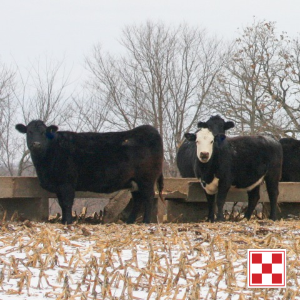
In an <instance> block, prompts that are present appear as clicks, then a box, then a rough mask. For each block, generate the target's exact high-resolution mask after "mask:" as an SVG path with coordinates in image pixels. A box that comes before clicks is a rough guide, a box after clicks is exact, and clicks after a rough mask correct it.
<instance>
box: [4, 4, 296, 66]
mask: <svg viewBox="0 0 300 300" xmlns="http://www.w3.org/2000/svg"><path fill="white" fill-rule="evenodd" d="M253 16H255V17H256V18H257V19H258V20H266V21H276V22H277V29H278V31H280V32H281V31H287V33H288V35H289V36H291V37H295V36H296V35H297V34H298V32H299V31H300V17H299V16H300V1H299V0H147V1H144V0H0V37H1V39H0V41H1V42H0V61H1V62H4V63H7V64H10V63H11V62H13V61H15V62H16V63H17V64H18V65H19V66H21V67H24V66H26V65H28V64H29V61H31V62H33V61H34V60H36V59H38V58H40V59H43V57H48V58H53V59H55V60H62V59H63V58H64V59H65V60H66V61H67V63H68V64H72V65H73V66H74V69H75V70H76V72H77V71H78V70H80V69H81V68H83V61H84V56H88V55H89V54H90V53H91V50H92V47H93V46H94V45H95V44H98V43H100V44H101V45H102V47H103V48H104V49H105V50H108V51H115V52H116V51H118V47H119V44H118V41H117V39H118V38H120V36H121V30H122V28H123V27H124V26H125V25H130V24H133V23H134V24H140V23H142V22H145V21H147V20H152V21H158V20H159V21H163V22H164V23H166V24H175V25H176V24H179V23H182V22H186V23H187V24H190V25H193V26H194V25H198V26H199V27H201V28H206V29H207V30H208V32H209V33H211V34H216V35H218V36H220V37H221V36H223V37H225V38H233V37H235V36H236V33H237V28H241V27H244V26H246V25H250V24H251V23H252V22H253Z"/></svg>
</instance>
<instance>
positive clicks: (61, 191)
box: [57, 184, 75, 224]
mask: <svg viewBox="0 0 300 300" xmlns="http://www.w3.org/2000/svg"><path fill="white" fill-rule="evenodd" d="M74 197H75V190H74V188H73V187H72V186H71V185H68V184H66V185H61V186H60V187H59V188H58V191H57V198H58V203H59V205H60V207H61V211H62V224H71V223H72V207H73V203H74Z"/></svg>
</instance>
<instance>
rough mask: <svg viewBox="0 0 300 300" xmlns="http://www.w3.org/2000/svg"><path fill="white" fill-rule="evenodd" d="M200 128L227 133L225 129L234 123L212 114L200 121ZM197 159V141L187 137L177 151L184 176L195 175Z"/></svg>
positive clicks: (179, 165)
mask: <svg viewBox="0 0 300 300" xmlns="http://www.w3.org/2000/svg"><path fill="white" fill-rule="evenodd" d="M197 126H198V128H207V129H209V130H210V131H211V132H212V134H213V135H214V136H216V135H217V134H219V133H223V134H225V131H226V130H228V129H230V128H233V127H234V123H233V122H231V121H226V122H225V121H224V119H223V118H221V117H220V116H219V115H216V116H211V117H210V118H209V119H208V120H207V121H206V122H202V121H200V122H198V124H197ZM195 159H196V143H195V142H194V141H192V142H191V141H189V140H188V139H185V140H184V142H183V143H182V145H181V146H180V147H179V149H178V153H177V157H176V160H177V167H178V169H179V172H180V175H181V177H183V178H189V177H190V178H193V177H195V170H194V163H193V162H194V161H195Z"/></svg>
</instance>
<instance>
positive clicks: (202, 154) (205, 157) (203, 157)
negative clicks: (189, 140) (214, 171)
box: [200, 152, 209, 162]
mask: <svg viewBox="0 0 300 300" xmlns="http://www.w3.org/2000/svg"><path fill="white" fill-rule="evenodd" d="M208 159H209V153H208V152H200V160H201V162H207V161H208Z"/></svg>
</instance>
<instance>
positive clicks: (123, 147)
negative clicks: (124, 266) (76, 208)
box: [16, 120, 163, 224]
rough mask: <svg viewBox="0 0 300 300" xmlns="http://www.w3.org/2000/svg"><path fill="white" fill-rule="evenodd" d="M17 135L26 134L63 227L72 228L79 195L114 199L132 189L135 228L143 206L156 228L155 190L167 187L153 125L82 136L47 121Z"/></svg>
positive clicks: (131, 219)
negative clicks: (111, 195)
mask: <svg viewBox="0 0 300 300" xmlns="http://www.w3.org/2000/svg"><path fill="white" fill-rule="evenodd" d="M16 129H17V130H18V131H20V132H21V133H26V137H27V145H28V148H29V149H30V153H31V158H32V161H33V164H34V166H35V169H36V172H37V176H38V178H39V181H40V184H41V186H42V187H43V188H44V189H46V190H48V191H50V192H53V193H56V194H57V197H58V201H59V204H60V206H61V209H62V222H63V223H67V224H69V223H71V222H72V214H71V213H72V205H73V202H74V196H75V191H91V192H98V193H111V192H114V191H118V190H120V189H131V188H133V187H136V185H137V187H138V190H135V191H132V197H133V203H134V205H133V206H134V209H133V211H132V213H131V215H130V216H129V218H128V220H127V222H128V223H133V222H134V221H135V219H136V215H137V213H138V211H139V208H140V206H141V205H143V206H144V208H145V213H144V219H143V221H144V222H145V223H149V222H150V216H151V211H152V207H153V201H154V185H155V183H156V182H157V183H158V189H159V192H160V193H161V191H162V187H163V176H162V163H163V145H162V139H161V136H160V135H159V133H158V131H157V130H156V129H155V128H154V127H152V126H149V125H144V126H140V127H137V128H135V129H132V130H128V131H123V132H108V133H92V132H86V133H76V132H69V131H57V127H56V126H49V127H47V126H46V125H45V124H44V123H43V122H42V121H39V120H38V121H32V122H30V123H29V124H28V125H27V126H25V125H22V124H18V125H16Z"/></svg>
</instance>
